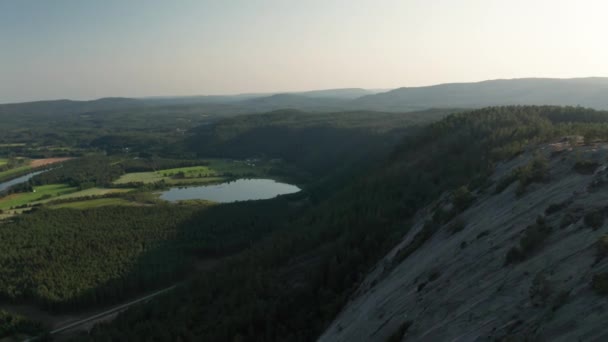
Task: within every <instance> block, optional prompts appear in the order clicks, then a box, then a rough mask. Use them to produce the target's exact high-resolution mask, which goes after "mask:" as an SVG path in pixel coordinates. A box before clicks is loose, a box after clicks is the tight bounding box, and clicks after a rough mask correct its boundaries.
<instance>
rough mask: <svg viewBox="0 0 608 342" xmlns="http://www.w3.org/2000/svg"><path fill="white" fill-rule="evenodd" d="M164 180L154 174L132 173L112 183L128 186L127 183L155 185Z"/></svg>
mask: <svg viewBox="0 0 608 342" xmlns="http://www.w3.org/2000/svg"><path fill="white" fill-rule="evenodd" d="M163 179H165V177H163V176H162V175H159V174H157V173H156V172H132V173H127V174H124V175H122V176H120V178H118V179H117V180H115V181H114V184H128V183H144V184H150V183H156V182H160V181H161V180H163Z"/></svg>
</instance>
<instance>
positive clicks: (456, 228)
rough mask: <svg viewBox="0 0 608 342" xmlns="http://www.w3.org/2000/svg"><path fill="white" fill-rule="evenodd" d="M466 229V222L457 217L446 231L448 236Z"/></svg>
mask: <svg viewBox="0 0 608 342" xmlns="http://www.w3.org/2000/svg"><path fill="white" fill-rule="evenodd" d="M465 227H466V222H464V219H462V218H461V217H457V218H455V219H454V220H452V222H451V223H450V224H449V225H448V227H447V230H448V232H449V233H450V234H456V233H458V232H461V231H462V230H464V228H465Z"/></svg>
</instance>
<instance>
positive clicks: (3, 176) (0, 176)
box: [0, 165, 32, 181]
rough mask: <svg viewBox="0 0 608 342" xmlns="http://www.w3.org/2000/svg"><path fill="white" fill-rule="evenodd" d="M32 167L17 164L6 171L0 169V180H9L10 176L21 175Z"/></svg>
mask: <svg viewBox="0 0 608 342" xmlns="http://www.w3.org/2000/svg"><path fill="white" fill-rule="evenodd" d="M31 169H32V167H31V166H29V165H23V166H19V167H15V168H12V169H8V170H6V171H1V172H0V181H6V180H9V179H11V178H15V177H18V176H21V175H23V174H24V173H27V171H29V170H31Z"/></svg>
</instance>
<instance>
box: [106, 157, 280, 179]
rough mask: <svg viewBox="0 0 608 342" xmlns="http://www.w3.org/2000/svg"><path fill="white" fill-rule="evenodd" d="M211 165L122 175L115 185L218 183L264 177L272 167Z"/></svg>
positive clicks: (230, 162)
mask: <svg viewBox="0 0 608 342" xmlns="http://www.w3.org/2000/svg"><path fill="white" fill-rule="evenodd" d="M207 162H208V163H209V165H200V166H188V167H179V168H173V169H164V170H158V171H150V172H133V173H127V174H125V175H122V176H121V177H120V178H119V179H118V180H116V181H115V182H114V184H128V183H144V184H151V183H157V182H160V181H164V182H165V183H167V184H170V185H173V184H194V183H196V184H201V183H216V182H221V181H223V180H225V177H226V176H262V175H264V174H266V173H267V172H268V170H269V169H270V166H269V164H268V163H266V162H257V163H256V162H253V161H239V160H227V159H210V160H208V161H207Z"/></svg>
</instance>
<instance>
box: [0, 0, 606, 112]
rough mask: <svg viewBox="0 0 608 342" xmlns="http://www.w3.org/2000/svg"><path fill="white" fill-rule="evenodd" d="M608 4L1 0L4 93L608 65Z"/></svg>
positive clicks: (88, 92)
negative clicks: (607, 18) (607, 17)
mask: <svg viewBox="0 0 608 342" xmlns="http://www.w3.org/2000/svg"><path fill="white" fill-rule="evenodd" d="M607 13H608V2H606V1H601V0H597V1H585V0H577V1H566V0H451V1H450V0H400V1H397V0H395V1H391V0H386V1H383V0H369V1H368V0H344V1H338V0H306V1H296V0H294V1H290V0H265V1H262V0H260V1H257V0H217V1H204V0H192V1H186V0H166V1H151V0H145V1H143V0H142V1H135V0H71V1H70V0H39V1H37V0H0V103H2V102H15V101H26V100H39V99H55V98H71V99H89V98H98V97H105V96H150V95H192V94H224V93H243V92H273V91H295V90H310V89H324V88H341V87H364V88H394V87H400V86H418V85H429V84H435V83H446V82H466V81H478V80H484V79H496V78H517V77H530V76H535V77H583V76H608V44H607V39H608V38H607V37H608V21H607V20H606V14H607Z"/></svg>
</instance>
